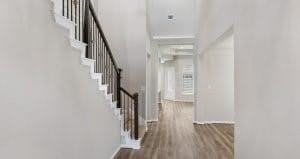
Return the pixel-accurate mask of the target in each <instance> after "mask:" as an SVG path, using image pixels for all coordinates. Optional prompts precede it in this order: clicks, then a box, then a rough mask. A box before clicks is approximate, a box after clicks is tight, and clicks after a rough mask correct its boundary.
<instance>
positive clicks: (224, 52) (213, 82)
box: [198, 45, 234, 123]
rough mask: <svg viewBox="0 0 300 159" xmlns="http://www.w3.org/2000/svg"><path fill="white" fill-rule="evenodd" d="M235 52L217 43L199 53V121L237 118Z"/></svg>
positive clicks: (227, 120) (232, 120)
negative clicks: (235, 115) (235, 111)
mask: <svg viewBox="0 0 300 159" xmlns="http://www.w3.org/2000/svg"><path fill="white" fill-rule="evenodd" d="M233 54H234V51H233V48H218V45H217V46H214V47H212V48H211V49H209V50H207V51H206V52H205V53H203V54H201V55H199V67H198V70H199V72H198V75H199V81H198V85H199V87H198V94H199V102H198V110H199V111H200V114H199V115H200V116H199V122H204V123H205V122H225V123H228V122H229V123H232V122H234V55H233Z"/></svg>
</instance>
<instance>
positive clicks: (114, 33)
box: [98, 0, 148, 118]
mask: <svg viewBox="0 0 300 159" xmlns="http://www.w3.org/2000/svg"><path fill="white" fill-rule="evenodd" d="M98 6H99V7H98V10H99V18H100V23H101V25H102V27H103V30H104V33H105V35H106V37H107V39H108V42H109V45H110V47H111V49H112V52H113V54H114V56H115V57H116V61H117V63H118V64H119V67H121V68H122V69H123V72H122V77H123V79H122V87H124V88H126V89H127V90H128V91H129V92H131V93H135V92H138V93H139V94H140V95H144V96H140V98H139V99H141V100H140V101H139V102H140V109H141V110H142V111H141V112H142V114H141V115H142V117H143V118H145V113H144V112H145V111H144V110H145V107H146V101H145V99H146V98H145V95H146V92H145V91H146V53H147V52H146V41H147V39H148V37H147V29H146V0H129V1H119V0H98ZM142 99H144V100H142Z"/></svg>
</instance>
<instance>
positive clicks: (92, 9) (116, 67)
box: [87, 0, 119, 74]
mask: <svg viewBox="0 0 300 159" xmlns="http://www.w3.org/2000/svg"><path fill="white" fill-rule="evenodd" d="M87 1H89V3H88V4H89V9H90V11H91V13H92V16H93V17H94V20H95V22H96V26H97V28H98V29H99V31H100V34H101V37H102V38H103V41H104V44H105V45H106V47H107V50H108V55H109V57H110V59H111V61H112V63H113V65H114V68H115V70H116V72H117V73H118V74H119V67H118V65H117V63H116V60H115V58H114V57H113V55H112V51H111V49H110V47H109V44H108V41H107V39H106V37H105V35H104V32H103V30H102V27H101V25H100V22H99V19H98V17H97V14H96V12H95V9H94V7H93V5H92V4H91V3H90V0H87Z"/></svg>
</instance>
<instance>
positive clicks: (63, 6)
mask: <svg viewBox="0 0 300 159" xmlns="http://www.w3.org/2000/svg"><path fill="white" fill-rule="evenodd" d="M62 15H63V16H65V0H62Z"/></svg>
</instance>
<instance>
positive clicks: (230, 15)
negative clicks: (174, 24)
mask: <svg viewBox="0 0 300 159" xmlns="http://www.w3.org/2000/svg"><path fill="white" fill-rule="evenodd" d="M197 5H198V11H197V14H199V17H198V23H197V24H198V32H197V39H196V41H197V45H198V46H197V49H198V53H201V52H203V51H205V49H208V48H209V47H210V46H211V45H212V44H213V42H215V41H216V40H217V39H218V38H219V37H220V36H221V35H222V34H223V33H225V32H226V31H227V30H228V29H229V28H230V27H232V25H233V23H234V15H235V12H234V11H235V0H226V1H220V0H199V1H197Z"/></svg>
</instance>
